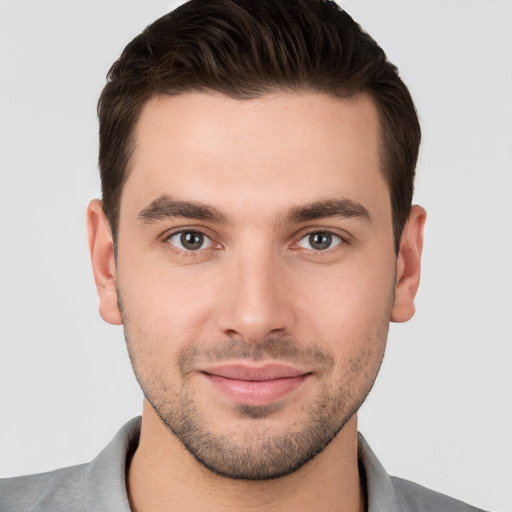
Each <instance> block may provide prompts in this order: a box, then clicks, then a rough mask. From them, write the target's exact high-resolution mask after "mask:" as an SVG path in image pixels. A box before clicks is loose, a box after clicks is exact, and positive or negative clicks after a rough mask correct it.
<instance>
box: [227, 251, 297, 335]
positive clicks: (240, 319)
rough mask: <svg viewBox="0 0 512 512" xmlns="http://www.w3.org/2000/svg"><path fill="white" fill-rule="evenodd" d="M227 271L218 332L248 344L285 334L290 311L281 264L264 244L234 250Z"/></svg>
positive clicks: (276, 256)
mask: <svg viewBox="0 0 512 512" xmlns="http://www.w3.org/2000/svg"><path fill="white" fill-rule="evenodd" d="M230 270H231V271H232V274H231V276H230V278H229V279H227V281H228V282H229V284H228V289H227V299H226V300H225V301H224V304H223V311H221V312H220V318H221V325H220V327H221V329H222V330H223V331H224V332H227V333H229V334H238V335H240V336H241V337H243V339H245V340H246V341H248V342H252V343H261V342H263V341H265V339H266V338H267V337H268V336H269V335H270V334H277V333H281V334H284V333H285V332H287V331H288V329H289V327H290V325H289V323H290V320H291V315H292V311H291V304H290V301H289V298H287V297H286V295H287V293H286V282H285V275H284V272H283V270H284V269H283V262H282V261H281V258H280V257H279V254H278V252H277V251H275V250H273V249H272V247H270V244H269V243H268V241H267V244H266V245H263V246H262V245H261V244H259V245H258V246H255V245H254V244H247V246H245V247H239V248H237V250H235V251H234V252H233V255H232V261H231V265H230Z"/></svg>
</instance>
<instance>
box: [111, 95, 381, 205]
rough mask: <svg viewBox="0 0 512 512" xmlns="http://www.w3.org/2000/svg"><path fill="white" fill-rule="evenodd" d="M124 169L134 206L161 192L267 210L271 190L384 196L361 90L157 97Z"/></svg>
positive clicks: (299, 195) (297, 196)
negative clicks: (342, 95) (343, 94)
mask: <svg viewBox="0 0 512 512" xmlns="http://www.w3.org/2000/svg"><path fill="white" fill-rule="evenodd" d="M130 167H131V169H130V175H129V178H128V180H127V183H126V185H125V190H124V191H123V196H126V197H127V199H128V196H130V197H132V196H134V194H132V192H136V194H135V196H136V197H132V199H131V200H133V201H135V202H136V203H139V206H144V203H145V204H147V202H148V201H151V200H154V199H155V198H156V197H158V196H160V195H161V194H163V193H166V194H169V195H172V196H179V197H180V198H181V197H183V198H185V199H195V200H201V201H203V202H207V203H211V204H217V203H219V202H222V203H223V204H224V206H225V208H229V207H230V206H233V207H235V206H236V203H237V199H238V198H240V201H241V202H242V204H241V205H240V206H241V207H243V201H246V200H247V199H248V198H250V199H251V204H257V203H260V205H261V206H262V207H268V206H269V205H268V204H267V203H268V201H269V199H270V197H269V196H270V195H272V196H275V192H276V191H279V198H280V199H281V200H282V202H288V203H289V204H290V205H293V204H294V203H301V202H310V201H314V200H317V199H318V198H319V197H320V196H323V197H328V196H336V197H344V196H351V195H354V194H355V195H358V196H359V197H357V198H354V199H357V200H358V201H361V200H363V199H364V198H365V196H366V197H367V198H368V200H369V199H371V198H375V194H376V191H380V192H379V193H380V194H381V195H382V192H383V191H384V192H385V196H386V198H387V199H388V197H387V196H388V195H389V194H388V193H387V186H386V185H385V182H384V179H383V176H382V173H381V172H380V160H379V122H378V113H377V109H376V107H375V105H374V103H373V101H372V100H371V99H370V98H369V97H368V96H365V95H359V96H355V97H352V98H347V99H338V98H333V97H330V96H327V95H322V94H312V93H308V94H291V93H290V94H273V95H265V96H262V97H259V98H254V99H250V100H236V99H233V98H230V97H227V96H225V95H222V94H219V93H198V92H194V93H188V94H182V95H179V96H157V97H154V98H152V99H151V100H149V101H148V102H147V104H146V105H145V106H144V108H143V110H142V112H141V116H140V118H139V121H138V124H137V127H136V131H135V150H134V154H133V158H132V162H131V166H130ZM249 192H250V193H249ZM123 196H122V199H121V210H122V209H123ZM349 198H351V197H349ZM273 199H277V198H276V197H273ZM387 202H389V201H387Z"/></svg>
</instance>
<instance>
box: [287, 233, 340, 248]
mask: <svg viewBox="0 0 512 512" xmlns="http://www.w3.org/2000/svg"><path fill="white" fill-rule="evenodd" d="M342 242H343V240H342V239H341V237H339V236H338V235H335V234H334V233H330V232H329V231H315V232H314V233H309V234H308V235H306V236H304V237H302V238H301V239H300V240H299V243H298V244H297V245H298V246H299V247H302V248H303V249H310V250H313V251H325V250H327V249H332V248H333V247H336V246H337V245H339V244H341V243H342Z"/></svg>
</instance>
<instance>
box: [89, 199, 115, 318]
mask: <svg viewBox="0 0 512 512" xmlns="http://www.w3.org/2000/svg"><path fill="white" fill-rule="evenodd" d="M87 235H88V239H89V252H90V255H91V263H92V270H93V273H94V281H95V282H96V289H97V291H98V297H99V300H100V315H101V317H102V318H103V320H105V321H106V322H108V323H109V324H113V325H120V324H122V319H121V313H120V311H119V307H118V303H117V288H116V262H115V258H114V246H113V243H112V235H111V233H110V226H109V223H108V220H107V217H106V216H105V212H104V211H103V205H102V203H101V201H99V200H98V199H94V200H93V201H91V202H90V203H89V206H88V208H87Z"/></svg>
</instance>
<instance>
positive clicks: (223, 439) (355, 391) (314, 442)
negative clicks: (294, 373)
mask: <svg viewBox="0 0 512 512" xmlns="http://www.w3.org/2000/svg"><path fill="white" fill-rule="evenodd" d="M127 320H128V319H127V318H124V322H125V323H124V325H125V338H126V341H127V347H128V353H129V356H130V359H131V362H132V366H133V368H134V372H135V376H136V378H137V381H138V382H139V384H140V386H141V388H142V391H143V393H144V396H145V397H146V399H147V400H148V401H149V403H150V404H151V406H152V407H153V409H154V410H155V412H156V414H157V415H158V416H159V417H160V419H161V420H162V422H163V423H164V424H165V426H166V427H167V428H168V430H169V431H170V432H172V434H173V435H174V436H175V437H176V438H177V439H178V440H179V441H180V442H181V443H182V444H183V445H184V447H185V448H186V449H187V450H188V452H189V453H190V454H191V455H192V456H193V457H194V458H195V460H196V461H197V462H199V463H200V464H201V465H203V466H204V467H205V468H207V469H209V470H210V471H212V472H213V473H215V474H217V475H220V476H222V477H226V478H230V479H235V480H269V479H275V478H279V477H283V476H286V475H288V474H291V473H293V472H295V471H296V470H298V469H299V468H300V467H302V466H303V465H304V464H306V463H307V462H308V461H310V460H311V459H313V458H314V457H315V456H316V455H318V454H319V453H320V452H322V451H323V450H324V448H325V447H326V446H327V445H328V444H329V443H330V442H331V441H332V440H333V439H334V438H335V437H336V436H337V434H338V433H339V432H340V431H341V430H342V428H343V427H344V425H345V424H346V423H347V422H348V421H349V420H350V418H352V416H353V415H354V414H355V413H356V412H357V410H358V409H359V407H360V406H361V405H362V403H363V402H364V400H365V399H366V397H367V395H368V393H369V392H370V390H371V388H372V386H373V383H374V381H375V378H376V376H377V373H378V370H379V368H380V364H381V362H382V357H383V348H382V350H378V352H379V353H377V354H376V353H374V351H373V350H372V349H365V350H364V351H362V352H361V353H360V354H359V355H358V356H357V357H356V358H355V359H352V360H351V361H349V362H348V363H347V367H346V368H345V369H344V370H345V371H344V372H343V374H342V375H341V378H340V379H339V381H338V383H337V385H336V386H335V389H333V386H332V385H331V386H329V385H327V384H325V383H324V384H320V388H321V389H320V392H318V393H317V394H316V396H317V398H316V399H315V400H314V401H313V402H310V403H309V404H308V408H309V411H308V414H307V419H305V420H304V421H303V422H302V424H301V425H298V426H296V427H294V426H291V425H290V428H289V429H287V430H286V431H285V432H282V433H276V432H275V431H274V430H273V429H272V427H271V426H270V425H269V423H268V422H266V421H265V420H266V419H267V418H268V419H269V420H271V419H272V417H273V416H274V415H276V414H278V413H279V412H280V409H281V407H282V406H281V405H280V404H271V405H267V406H249V405H239V406H237V407H236V408H235V413H236V415H237V416H238V417H239V418H240V425H241V428H240V429H237V432H236V433H237V435H236V436H233V435H230V434H229V432H221V433H219V432H216V431H213V430H212V429H210V428H209V418H208V415H207V414H205V413H204V412H203V411H202V410H201V407H200V403H199V401H198V400H197V399H196V396H195V391H194V389H193V388H190V387H187V386H186V385H183V386H181V389H180V392H179V393H176V390H174V389H173V388H172V385H171V384H170V383H168V382H165V381H164V379H163V378H162V377H163V376H165V375H167V374H168V372H169V370H168V368H167V371H165V370H164V369H162V370H161V371H158V362H157V361H151V359H150V355H151V353H150V352H149V351H148V352H144V353H142V352H141V350H142V349H141V347H143V346H144V345H143V344H142V343H141V342H140V339H139V340H137V341H136V340H135V339H132V334H133V333H131V332H130V333H129V332H128V331H131V329H130V328H129V326H130V324H129V322H127ZM387 327H388V326H387V323H386V325H385V332H382V329H380V331H381V332H379V333H378V335H379V336H380V337H381V338H382V336H384V343H382V341H381V340H375V342H376V346H380V345H385V339H386V336H387ZM135 337H136V338H137V336H135ZM379 344H380V345H379ZM366 346H371V345H370V344H368V345H366ZM202 347H203V345H202V344H200V343H196V344H193V345H192V346H189V347H188V349H187V350H186V351H184V352H183V353H182V354H181V356H180V358H179V360H178V368H179V373H180V374H181V377H182V379H181V382H182V383H183V382H184V380H186V376H187V369H188V368H190V367H191V366H192V365H193V361H194V360H195V358H196V357H198V356H201V357H203V358H204V357H205V356H206V357H207V358H208V359H209V360H215V359H218V360H229V359H237V360H240V359H247V360H251V361H261V360H264V359H273V360H279V359H281V360H286V361H288V362H289V361H292V362H294V361H295V362H301V363H304V362H306V363H307V362H308V361H313V360H314V361H315V362H316V363H317V364H318V363H320V364H321V367H322V369H323V370H322V371H323V372H324V375H323V377H328V375H329V373H330V372H332V371H333V370H334V358H333V356H332V355H331V354H329V353H326V352H325V351H323V350H322V349H320V348H319V347H317V346H315V345H314V344H310V345H308V347H306V348H304V347H300V346H299V345H298V344H297V343H296V342H295V341H293V340H291V339H289V338H286V337H284V338H270V339H268V340H267V341H265V342H264V343H262V344H261V345H251V344H247V343H246V342H245V341H243V340H238V339H237V340H230V341H228V342H224V343H220V342H219V343H218V344H216V345H214V346H211V348H210V349H207V350H205V349H204V348H202ZM321 380H322V379H320V381H321ZM325 380H327V379H324V381H325ZM299 392H300V390H299ZM284 407H286V406H284ZM248 423H249V426H247V424H248Z"/></svg>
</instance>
